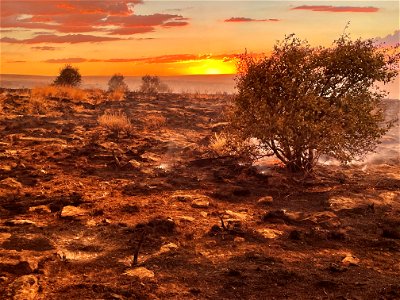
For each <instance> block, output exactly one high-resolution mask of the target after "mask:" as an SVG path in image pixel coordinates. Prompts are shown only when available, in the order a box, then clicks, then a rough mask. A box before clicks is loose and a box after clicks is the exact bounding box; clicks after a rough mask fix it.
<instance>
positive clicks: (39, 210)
mask: <svg viewBox="0 0 400 300" xmlns="http://www.w3.org/2000/svg"><path fill="white" fill-rule="evenodd" d="M29 211H30V212H35V213H39V214H44V213H51V210H50V208H49V207H48V206H46V205H38V206H32V207H29Z"/></svg>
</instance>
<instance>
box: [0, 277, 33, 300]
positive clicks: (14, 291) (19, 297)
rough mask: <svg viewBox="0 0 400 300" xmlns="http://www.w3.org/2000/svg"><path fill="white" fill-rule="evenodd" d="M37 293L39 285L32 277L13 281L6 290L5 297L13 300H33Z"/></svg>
mask: <svg viewBox="0 0 400 300" xmlns="http://www.w3.org/2000/svg"><path fill="white" fill-rule="evenodd" d="M38 293H39V283H38V280H37V278H36V276H34V275H24V276H21V277H19V278H17V279H15V280H14V281H13V282H12V283H11V284H10V286H9V287H8V289H7V296H8V297H10V298H11V299H13V300H34V299H37V297H38Z"/></svg>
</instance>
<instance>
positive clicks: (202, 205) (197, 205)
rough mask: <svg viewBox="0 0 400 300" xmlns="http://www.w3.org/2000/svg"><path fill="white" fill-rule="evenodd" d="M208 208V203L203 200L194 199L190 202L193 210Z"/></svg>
mask: <svg viewBox="0 0 400 300" xmlns="http://www.w3.org/2000/svg"><path fill="white" fill-rule="evenodd" d="M209 206H210V202H209V201H208V200H206V199H204V198H198V199H194V200H193V201H192V207H193V208H207V207H209Z"/></svg>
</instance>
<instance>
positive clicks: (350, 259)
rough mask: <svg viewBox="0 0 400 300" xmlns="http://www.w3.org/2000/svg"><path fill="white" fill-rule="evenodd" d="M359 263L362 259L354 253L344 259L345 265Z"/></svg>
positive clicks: (356, 264)
mask: <svg viewBox="0 0 400 300" xmlns="http://www.w3.org/2000/svg"><path fill="white" fill-rule="evenodd" d="M359 263H360V260H359V259H358V258H357V257H355V256H353V255H352V254H347V255H346V257H345V258H343V259H342V264H343V265H345V266H358V264H359Z"/></svg>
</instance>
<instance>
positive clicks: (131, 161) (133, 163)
mask: <svg viewBox="0 0 400 300" xmlns="http://www.w3.org/2000/svg"><path fill="white" fill-rule="evenodd" d="M129 163H130V165H131V166H132V167H134V168H140V166H141V164H140V162H138V161H137V160H135V159H131V160H130V161H129Z"/></svg>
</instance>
